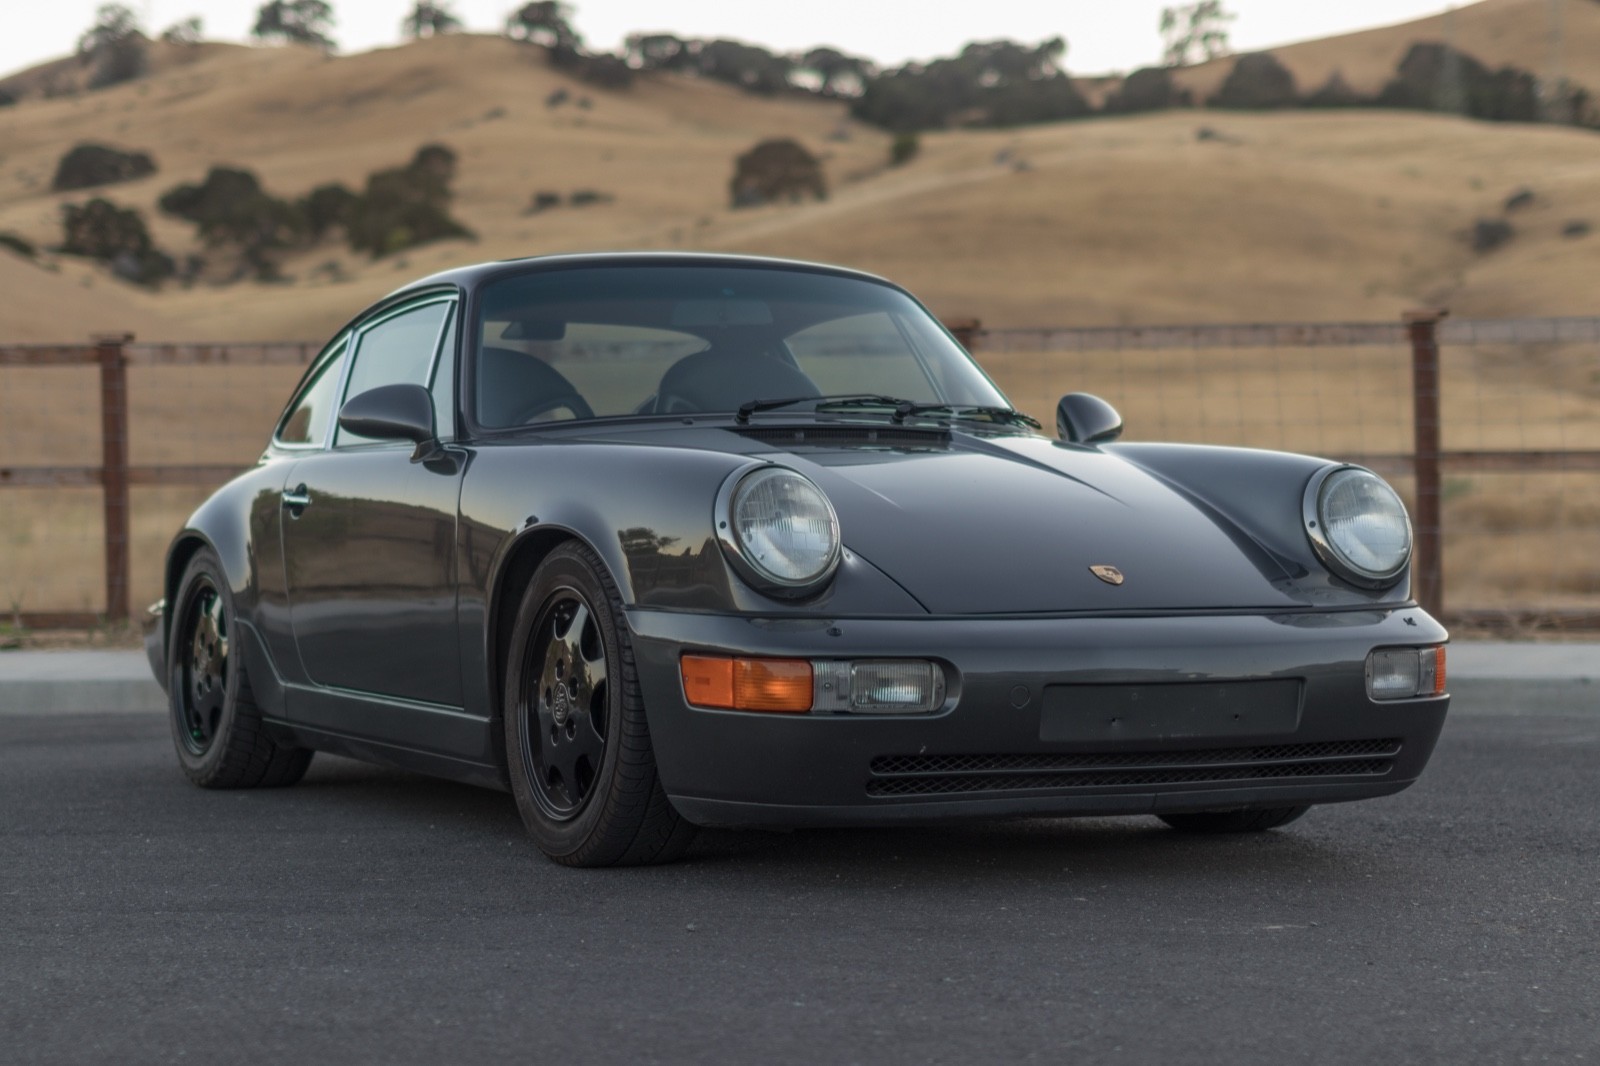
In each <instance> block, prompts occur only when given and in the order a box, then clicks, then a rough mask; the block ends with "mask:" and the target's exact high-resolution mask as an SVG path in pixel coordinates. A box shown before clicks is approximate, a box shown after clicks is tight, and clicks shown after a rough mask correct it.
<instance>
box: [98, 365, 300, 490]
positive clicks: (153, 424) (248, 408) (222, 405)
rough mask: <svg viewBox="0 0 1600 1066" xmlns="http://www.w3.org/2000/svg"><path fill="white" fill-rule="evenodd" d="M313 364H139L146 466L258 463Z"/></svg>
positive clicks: (137, 417)
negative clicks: (296, 384)
mask: <svg viewBox="0 0 1600 1066" xmlns="http://www.w3.org/2000/svg"><path fill="white" fill-rule="evenodd" d="M304 369H305V368H304V367H299V366H222V367H217V366H135V367H132V368H130V369H129V371H128V416H129V438H130V439H129V445H130V449H131V455H132V462H133V464H134V465H135V466H143V465H174V464H182V465H197V464H198V465H232V466H236V467H238V468H239V469H241V470H242V469H244V468H245V467H247V466H250V465H251V464H252V463H254V462H255V461H256V460H257V459H258V458H259V457H260V455H261V452H262V450H263V449H264V448H265V447H266V446H267V440H268V438H269V437H271V436H272V427H273V423H274V422H275V421H276V419H277V417H278V415H279V414H280V413H281V412H282V411H283V405H284V403H285V402H286V401H287V400H288V398H289V393H290V392H291V391H292V390H293V389H294V385H295V382H296V381H298V380H299V379H300V375H301V373H302V372H303V370H304Z"/></svg>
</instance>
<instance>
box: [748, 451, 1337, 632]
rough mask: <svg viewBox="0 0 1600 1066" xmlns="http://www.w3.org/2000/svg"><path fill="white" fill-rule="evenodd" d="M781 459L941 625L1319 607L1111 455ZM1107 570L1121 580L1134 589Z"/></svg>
mask: <svg viewBox="0 0 1600 1066" xmlns="http://www.w3.org/2000/svg"><path fill="white" fill-rule="evenodd" d="M767 457H770V458H773V459H775V460H776V461H780V462H784V463H786V464H788V465H790V466H792V467H794V468H796V469H798V470H800V471H802V472H803V473H805V474H807V475H808V476H809V477H811V478H812V479H813V480H815V481H816V483H817V484H818V485H819V486H821V487H822V488H823V490H824V491H826V492H827V493H828V496H829V498H830V499H832V500H833V503H834V507H835V509H836V510H837V511H838V513H839V523H840V528H841V532H842V536H843V540H844V545H845V548H846V549H847V550H849V551H853V552H856V553H858V554H859V555H861V556H862V557H863V558H865V559H866V560H867V561H868V562H870V563H872V564H873V565H874V566H876V567H878V568H879V569H881V570H882V571H883V572H884V573H886V574H888V575H889V576H890V577H891V578H892V579H894V580H895V581H896V582H898V583H899V584H900V585H901V586H902V587H904V588H905V589H906V591H907V592H909V593H910V594H911V595H912V596H915V597H916V598H917V599H918V600H919V601H920V602H921V603H922V604H923V605H924V606H925V607H926V608H927V609H928V610H929V611H931V612H933V613H936V614H972V613H1030V612H1054V611H1080V610H1081V611H1119V610H1133V611H1139V610H1202V609H1237V608H1264V609H1273V608H1284V607H1293V606H1302V605H1304V603H1305V600H1304V599H1303V598H1302V597H1301V596H1300V595H1297V590H1296V589H1295V588H1294V582H1293V580H1292V579H1293V576H1294V575H1293V574H1292V573H1291V572H1290V571H1291V569H1292V564H1287V563H1285V562H1284V561H1283V560H1281V559H1279V558H1277V557H1275V556H1274V555H1272V554H1271V553H1270V552H1268V551H1267V550H1265V549H1264V548H1263V547H1261V545H1260V544H1259V543H1258V542H1257V540H1256V539H1255V538H1253V537H1252V536H1251V535H1250V533H1249V531H1247V530H1245V529H1242V528H1240V527H1238V526H1237V525H1235V524H1234V523H1232V522H1231V521H1229V520H1228V519H1227V518H1226V517H1224V516H1222V515H1221V514H1219V513H1217V512H1216V511H1215V510H1214V509H1212V508H1210V507H1208V506H1207V505H1206V504H1205V503H1204V502H1203V501H1201V500H1198V499H1196V498H1195V497H1193V496H1192V495H1189V494H1185V493H1183V492H1181V491H1179V490H1178V489H1176V488H1174V487H1173V486H1171V485H1169V484H1167V483H1166V482H1163V481H1161V480H1159V479H1157V478H1156V477H1154V476H1152V475H1151V474H1150V473H1148V472H1146V471H1144V470H1142V469H1141V468H1139V467H1137V466H1135V465H1133V464H1131V463H1129V462H1127V461H1126V460H1124V459H1122V458H1119V457H1117V456H1115V455H1111V454H1108V453H1105V452H1101V451H1099V450H1097V449H1093V448H1085V447H1078V446H1073V445H1063V444H1058V443H1056V442H1053V441H1049V440H1045V439H1043V438H1038V437H1000V438H982V437H969V436H966V435H964V434H960V433H956V434H952V435H951V436H950V437H948V438H946V440H945V442H944V443H943V444H942V445H941V446H939V447H930V448H925V449H892V450H891V449H869V448H859V447H858V448H847V447H840V448H836V449H831V450H829V449H812V448H804V449H799V448H797V449H794V450H786V451H784V452H782V453H780V454H772V455H769V456H767ZM1297 504H1298V501H1297V500H1285V501H1284V507H1286V508H1292V507H1295V506H1296V505H1297ZM1094 567H1112V568H1115V570H1116V571H1117V572H1118V573H1120V575H1121V576H1122V581H1121V583H1120V584H1118V583H1112V582H1108V581H1106V580H1103V579H1102V578H1101V577H1099V576H1097V575H1096V574H1095V572H1094V570H1093V569H1091V568H1094ZM1110 576H1112V577H1113V578H1114V577H1115V575H1110Z"/></svg>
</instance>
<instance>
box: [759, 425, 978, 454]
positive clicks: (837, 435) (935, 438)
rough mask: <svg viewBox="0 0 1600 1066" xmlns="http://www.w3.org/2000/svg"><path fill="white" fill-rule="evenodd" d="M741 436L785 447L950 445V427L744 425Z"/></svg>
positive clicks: (941, 447) (927, 446)
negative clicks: (948, 428)
mask: <svg viewBox="0 0 1600 1066" xmlns="http://www.w3.org/2000/svg"><path fill="white" fill-rule="evenodd" d="M734 432H735V433H738V434H739V436H741V437H747V438H749V439H750V440H758V441H760V442H761V443H763V444H774V445H778V446H780V447H785V448H794V447H800V446H805V445H810V446H811V447H813V448H816V447H824V448H837V447H841V446H844V447H857V448H861V447H867V448H872V447H876V448H920V449H924V450H926V449H929V448H937V449H944V448H948V447H949V446H950V431H949V430H947V429H912V428H910V427H899V426H742V427H740V428H739V429H736V430H734Z"/></svg>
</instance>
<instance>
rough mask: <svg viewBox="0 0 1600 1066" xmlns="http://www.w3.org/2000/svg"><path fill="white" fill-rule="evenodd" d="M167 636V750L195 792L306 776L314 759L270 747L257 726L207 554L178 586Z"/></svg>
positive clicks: (289, 747)
mask: <svg viewBox="0 0 1600 1066" xmlns="http://www.w3.org/2000/svg"><path fill="white" fill-rule="evenodd" d="M172 602H173V603H175V604H177V605H178V609H177V611H176V612H175V613H174V615H173V620H172V629H171V630H170V631H169V632H168V634H167V702H168V707H169V709H170V712H171V713H170V718H171V723H172V740H173V747H174V748H176V749H177V752H178V765H179V766H180V767H182V769H183V772H184V774H185V775H186V776H187V777H188V778H189V780H190V781H193V782H194V783H195V784H197V785H199V786H200V787H201V788H273V787H277V786H280V785H292V784H294V783H295V782H296V781H298V780H300V778H301V777H303V776H304V775H305V772H306V768H307V767H308V766H310V765H311V756H312V754H313V753H312V752H311V751H310V750H309V749H306V748H300V747H296V746H295V745H293V744H289V743H285V742H282V741H279V740H277V739H274V738H273V737H272V736H271V735H269V733H268V732H267V729H266V728H265V726H264V725H263V723H262V721H261V708H260V707H259V706H257V705H256V701H255V694H254V692H253V691H252V689H251V688H250V678H249V676H248V672H247V671H246V669H245V665H244V658H243V655H242V654H241V648H240V647H239V640H238V634H237V626H236V625H235V615H234V610H233V599H232V594H231V593H230V592H229V590H228V583H227V579H226V577H225V576H224V574H223V570H222V563H221V561H220V560H219V559H218V558H217V555H216V553H215V552H213V551H212V550H211V549H210V548H201V549H200V550H199V551H197V552H195V554H194V557H193V558H192V559H190V560H189V565H188V566H187V567H186V568H185V569H184V572H183V578H182V580H180V581H179V582H178V591H177V595H176V596H174V597H173V600H172Z"/></svg>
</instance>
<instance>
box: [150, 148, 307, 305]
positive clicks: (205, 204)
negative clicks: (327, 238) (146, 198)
mask: <svg viewBox="0 0 1600 1066" xmlns="http://www.w3.org/2000/svg"><path fill="white" fill-rule="evenodd" d="M158 203H159V206H160V208H161V210H162V211H163V212H165V213H166V214H169V215H172V216H173V217H175V218H181V219H185V220H187V221H189V222H193V223H194V224H195V226H196V227H197V228H198V229H199V231H200V239H201V240H203V241H205V243H206V245H207V246H208V247H211V248H215V249H226V250H230V251H233V252H235V253H237V254H238V256H239V259H240V262H241V264H242V266H243V267H244V268H247V271H248V273H250V274H253V275H254V276H255V277H256V278H257V279H259V280H262V281H272V280H276V279H277V278H278V277H279V276H280V274H279V270H278V263H277V256H278V254H279V253H281V252H283V251H285V250H287V249H290V248H293V247H294V246H295V245H296V244H298V243H300V241H301V238H302V235H303V233H304V229H305V227H304V223H303V220H302V218H301V215H300V213H299V212H298V211H297V210H296V209H295V205H293V204H291V203H289V202H288V201H286V200H280V199H278V198H277V197H275V196H271V195H269V194H268V193H267V191H266V190H265V189H263V188H262V187H261V182H260V181H259V180H257V178H256V176H255V174H254V173H252V172H251V171H248V170H242V169H239V168H236V167H212V168H211V170H210V171H209V172H208V173H207V174H206V179H205V181H203V182H201V183H200V184H199V185H193V184H185V185H176V186H173V187H172V188H171V189H168V190H167V191H166V193H164V194H163V195H162V197H161V199H160V201H159V202H158ZM243 272H245V271H241V273H243Z"/></svg>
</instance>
